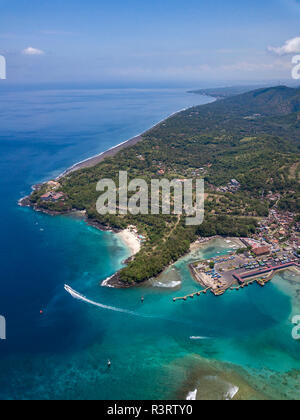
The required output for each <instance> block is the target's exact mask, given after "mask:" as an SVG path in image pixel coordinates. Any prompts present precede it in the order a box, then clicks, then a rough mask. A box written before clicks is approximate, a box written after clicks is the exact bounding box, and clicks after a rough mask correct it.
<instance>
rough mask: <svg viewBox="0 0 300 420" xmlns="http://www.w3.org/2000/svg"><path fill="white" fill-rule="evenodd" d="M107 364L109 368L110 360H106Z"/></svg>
mask: <svg viewBox="0 0 300 420" xmlns="http://www.w3.org/2000/svg"><path fill="white" fill-rule="evenodd" d="M107 366H108V367H109V368H110V367H111V361H110V360H108V361H107Z"/></svg>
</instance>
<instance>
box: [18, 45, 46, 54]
mask: <svg viewBox="0 0 300 420" xmlns="http://www.w3.org/2000/svg"><path fill="white" fill-rule="evenodd" d="M22 54H24V55H44V54H45V53H44V51H42V50H39V49H37V48H33V47H28V48H25V50H23V51H22Z"/></svg>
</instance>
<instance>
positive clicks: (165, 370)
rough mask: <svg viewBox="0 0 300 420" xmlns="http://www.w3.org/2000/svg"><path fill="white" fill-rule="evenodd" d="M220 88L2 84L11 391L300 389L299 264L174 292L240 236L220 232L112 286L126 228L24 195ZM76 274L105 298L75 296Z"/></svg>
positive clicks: (38, 394)
mask: <svg viewBox="0 0 300 420" xmlns="http://www.w3.org/2000/svg"><path fill="white" fill-rule="evenodd" d="M208 101H210V99H209V98H205V97H201V96H197V95H193V94H188V93H186V90H182V89H181V90H176V89H173V90H170V89H169V90H167V89H165V90H164V89H157V90H136V89H135V90H134V89H131V90H129V89H128V90H120V89H106V90H105V89H103V90H92V89H89V90H75V89H74V90H71V89H66V90H63V89H60V90H40V91H39V90H26V91H18V90H13V89H11V90H9V91H8V90H6V91H4V90H3V91H1V86H0V154H1V161H0V194H1V195H0V201H1V207H0V212H1V213H0V226H1V252H0V267H1V280H0V284H1V289H0V314H1V315H4V316H5V317H6V320H7V340H6V341H0V398H1V399H165V398H185V397H186V395H187V393H188V392H189V391H193V390H194V389H195V388H197V389H198V398H201V396H202V395H203V396H207V394H206V393H207V390H208V389H209V390H210V391H209V392H210V396H212V397H215V398H224V397H225V396H226V395H227V394H226V392H227V393H228V392H229V393H230V392H232V390H236V389H239V392H240V393H241V395H242V393H244V395H245V396H251V397H252V396H253V395H252V393H254V391H253V389H254V388H255V386H256V388H255V392H258V393H259V395H260V396H261V395H263V394H264V393H266V394H267V395H268V396H275V397H276V396H278V395H279V396H280V397H282V398H284V397H285V396H286V397H287V396H290V397H293V398H297V397H299V398H300V395H299V392H298V391H297V388H295V380H296V381H297V374H298V372H299V370H300V344H299V342H296V341H294V340H293V339H292V337H291V330H292V324H291V317H292V315H294V314H298V313H299V314H300V303H299V297H298V296H299V288H300V278H299V276H297V275H295V273H292V272H288V273H284V274H281V275H278V276H277V277H276V278H275V279H274V282H272V284H269V285H268V286H267V287H265V288H264V289H261V288H260V287H259V286H252V287H251V288H248V289H247V290H244V291H242V292H232V293H227V294H226V295H224V296H223V297H221V298H218V299H216V298H215V297H213V296H212V295H207V296H205V297H204V296H202V297H201V298H199V299H194V300H190V301H189V302H177V303H176V304H175V303H173V297H174V296H181V295H184V294H187V293H190V292H192V291H196V290H197V288H198V286H197V285H196V284H195V283H194V282H193V280H192V278H191V276H190V274H189V270H188V263H189V262H191V261H193V260H197V259H199V258H202V257H211V256H214V255H218V254H219V255H220V254H226V253H227V252H229V251H230V250H232V244H229V243H227V242H225V241H216V242H213V243H212V244H210V245H207V246H206V247H205V248H203V249H201V250H199V251H195V253H194V254H193V255H189V256H188V257H185V258H183V259H182V260H180V261H179V262H178V263H177V264H176V266H175V268H173V269H172V270H171V271H169V272H168V273H167V274H166V275H165V276H163V277H162V278H161V279H158V280H156V281H153V282H149V283H148V284H145V285H143V286H141V287H138V288H135V289H129V290H114V289H108V288H102V287H100V286H99V283H100V281H101V280H103V279H105V278H106V277H108V276H110V275H112V274H113V273H114V272H116V271H117V270H118V269H119V268H120V267H121V266H122V261H123V260H124V259H125V258H126V257H128V256H129V250H128V249H127V248H126V246H125V245H124V244H123V243H122V242H121V241H120V239H119V238H118V237H117V236H116V235H114V234H113V233H110V232H100V231H98V230H96V229H94V228H91V227H88V226H87V225H86V224H85V222H84V221H83V220H82V219H80V218H79V217H75V216H72V217H71V216H64V217H63V216H59V217H51V216H48V215H44V214H41V213H37V212H34V211H33V210H31V209H27V208H25V209H24V208H21V207H19V206H18V205H17V202H18V200H19V199H20V198H21V197H23V196H24V195H26V194H28V193H29V192H30V188H31V186H32V185H33V184H35V183H38V182H41V181H45V180H48V179H51V178H53V177H55V176H57V175H59V174H60V173H61V172H63V171H64V170H65V169H66V168H68V167H69V166H71V165H73V164H74V163H76V162H78V161H81V160H83V159H86V158H88V157H90V156H92V155H95V154H97V153H100V152H102V151H105V150H106V149H108V148H110V147H112V146H114V145H117V144H119V143H120V142H122V141H124V140H126V139H129V138H131V137H133V136H135V135H137V134H139V133H141V132H143V131H145V130H146V129H148V128H150V127H151V126H152V125H154V124H155V123H157V122H158V121H160V120H161V119H163V118H165V117H167V116H168V115H170V114H171V113H173V112H175V111H178V110H180V109H182V108H186V107H189V106H193V105H198V104H203V103H206V102H208ZM65 284H68V285H69V286H71V287H72V288H73V289H74V290H76V291H78V292H79V293H81V294H82V295H84V296H86V297H87V298H88V299H90V300H92V301H94V302H96V303H97V304H98V305H97V306H96V305H93V304H89V303H86V302H84V301H81V300H77V299H74V298H73V297H72V296H71V295H70V294H68V293H67V292H66V291H65V290H64V285H65ZM142 295H144V296H145V303H144V304H143V305H142V304H141V300H140V298H141V296H142ZM99 305H100V306H99ZM101 305H102V306H101ZM107 307H108V308H107ZM41 310H43V312H44V313H43V315H40V311H41ZM108 359H110V360H111V361H112V366H111V368H110V369H108V368H107V360H108ZM225 371H226V372H227V371H228V374H226V375H225V374H224V372H225ZM212 372H213V374H212ZM222 375H223V376H222ZM224 375H225V376H226V377H224ZM275 377H276V378H280V380H279V379H276V380H275V379H274V380H273V382H274V384H273V382H272V378H275ZM212 378H213V379H212ZM267 378H268V379H267ZM295 378H296V379H295ZM266 382H268V384H266ZM224 383H226V387H227V388H228V389H229V391H228V389H227V388H226V387H225V388H226V389H227V391H226V390H225V391H224V387H223V385H224ZM220 384H221V385H222V386H221V385H220ZM271 385H272V386H271ZM270 387H271V388H270ZM204 388H205V389H204ZM234 392H235V391H234ZM234 392H233V394H234ZM276 392H277V393H279V394H276ZM233 394H230V395H233ZM236 395H239V394H236Z"/></svg>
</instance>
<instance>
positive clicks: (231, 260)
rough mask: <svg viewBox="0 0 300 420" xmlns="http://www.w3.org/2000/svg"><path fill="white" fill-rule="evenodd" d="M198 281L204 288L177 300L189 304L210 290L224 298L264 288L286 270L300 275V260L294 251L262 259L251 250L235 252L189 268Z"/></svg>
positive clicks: (196, 263)
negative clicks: (254, 287)
mask: <svg viewBox="0 0 300 420" xmlns="http://www.w3.org/2000/svg"><path fill="white" fill-rule="evenodd" d="M189 268H190V272H191V274H192V277H193V278H194V280H195V281H196V282H197V283H198V284H199V285H201V286H202V288H203V289H201V290H199V291H197V292H194V293H192V294H189V295H187V296H182V297H175V298H173V301H174V302H176V301H180V300H183V301H187V300H188V299H193V298H194V297H200V296H201V295H203V294H204V295H205V294H206V293H207V292H208V291H210V292H211V293H213V294H214V295H215V296H222V295H223V294H224V293H226V292H227V291H228V290H229V291H239V290H241V289H244V288H247V287H249V286H251V285H253V284H258V285H259V286H261V287H264V286H265V285H266V284H267V283H269V282H270V281H271V280H272V279H273V277H274V275H275V274H276V273H278V272H280V271H284V270H297V271H298V272H300V264H299V258H298V257H297V256H296V255H295V254H293V253H292V252H284V251H281V252H277V253H274V252H273V253H272V252H269V251H268V250H267V249H266V250H265V255H262V256H260V257H258V256H257V255H255V253H254V252H252V251H251V250H249V249H246V248H245V249H244V250H239V251H237V252H232V253H230V254H229V255H226V256H222V257H220V256H218V257H215V258H212V259H209V260H201V261H197V262H194V263H192V264H190V265H189Z"/></svg>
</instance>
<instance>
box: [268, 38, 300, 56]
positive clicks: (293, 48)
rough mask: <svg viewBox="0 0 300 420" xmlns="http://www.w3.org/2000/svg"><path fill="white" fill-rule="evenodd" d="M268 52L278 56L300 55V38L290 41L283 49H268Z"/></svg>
mask: <svg viewBox="0 0 300 420" xmlns="http://www.w3.org/2000/svg"><path fill="white" fill-rule="evenodd" d="M268 50H269V51H271V52H274V53H275V54H278V55H285V54H298V53H300V37H299V36H298V37H296V38H292V39H289V40H288V41H286V42H285V44H284V45H283V46H282V47H268Z"/></svg>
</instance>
